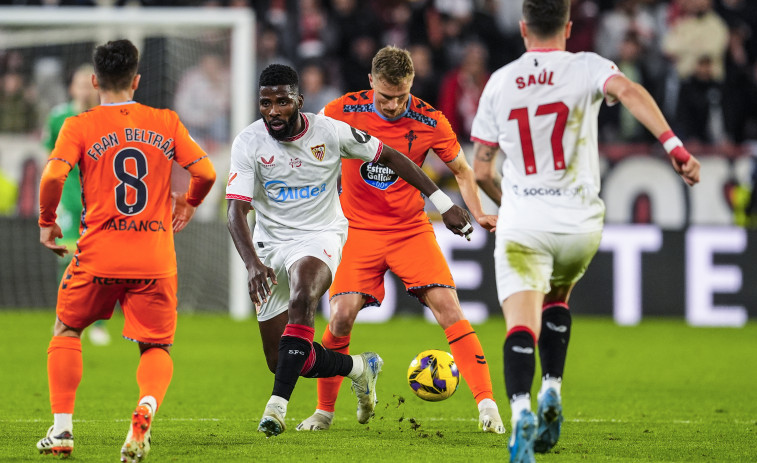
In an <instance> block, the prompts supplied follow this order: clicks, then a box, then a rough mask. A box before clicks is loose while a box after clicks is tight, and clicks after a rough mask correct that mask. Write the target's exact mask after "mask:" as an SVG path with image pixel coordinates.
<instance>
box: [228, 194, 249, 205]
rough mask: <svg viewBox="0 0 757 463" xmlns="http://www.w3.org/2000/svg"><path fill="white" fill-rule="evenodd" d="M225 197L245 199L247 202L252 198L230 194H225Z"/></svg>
mask: <svg viewBox="0 0 757 463" xmlns="http://www.w3.org/2000/svg"><path fill="white" fill-rule="evenodd" d="M226 199H238V200H240V201H247V202H248V203H249V202H250V201H252V198H248V197H247V196H242V195H232V194H226Z"/></svg>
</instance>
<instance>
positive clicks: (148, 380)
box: [137, 347, 173, 411]
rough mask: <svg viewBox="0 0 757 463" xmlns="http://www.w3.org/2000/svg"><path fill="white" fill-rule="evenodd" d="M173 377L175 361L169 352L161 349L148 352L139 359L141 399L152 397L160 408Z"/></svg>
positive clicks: (138, 371) (138, 373)
mask: <svg viewBox="0 0 757 463" xmlns="http://www.w3.org/2000/svg"><path fill="white" fill-rule="evenodd" d="M172 376H173V360H172V359H171V356H170V355H168V352H166V351H165V350H163V349H161V348H159V347H155V348H152V349H148V350H146V351H145V352H144V353H143V354H142V356H141V357H140V358H139V366H138V367H137V384H138V385H139V397H140V398H142V397H144V396H148V395H151V396H153V397H155V400H156V401H157V402H158V407H160V404H161V403H162V402H163V397H165V395H166V391H167V390H168V385H169V384H171V377H172ZM155 411H157V410H155Z"/></svg>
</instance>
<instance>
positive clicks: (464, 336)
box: [417, 286, 505, 434]
mask: <svg viewBox="0 0 757 463" xmlns="http://www.w3.org/2000/svg"><path fill="white" fill-rule="evenodd" d="M417 294H418V296H420V297H421V299H422V300H423V301H424V302H425V303H426V304H427V305H428V307H429V309H431V312H432V313H433V314H434V317H435V318H436V320H437V322H438V323H439V326H441V327H442V328H443V329H444V334H445V335H446V336H447V342H448V343H449V348H450V352H451V353H452V356H453V357H454V358H455V363H456V364H457V367H458V368H459V369H460V373H461V374H462V376H463V378H465V382H466V383H468V386H469V387H470V389H471V392H472V393H473V398H474V399H475V400H476V403H477V404H478V411H479V427H480V428H481V429H482V430H483V431H486V432H494V433H497V434H504V433H505V427H504V425H503V424H502V419H501V418H500V415H499V409H498V407H497V404H496V402H495V401H494V394H493V393H492V381H491V375H490V373H489V364H488V363H487V361H486V356H485V355H484V350H483V348H482V347H481V342H480V341H479V339H478V336H477V335H476V332H475V331H474V330H473V327H472V326H471V324H470V322H469V321H468V320H467V319H466V318H465V315H464V314H463V311H462V309H461V308H460V302H459V301H458V299H457V293H456V292H455V290H454V289H452V288H448V287H444V286H432V287H428V288H424V289H421V290H418V291H417Z"/></svg>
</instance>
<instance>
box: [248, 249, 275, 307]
mask: <svg viewBox="0 0 757 463" xmlns="http://www.w3.org/2000/svg"><path fill="white" fill-rule="evenodd" d="M269 278H270V279H271V283H272V284H274V285H275V284H278V282H277V281H276V272H274V271H273V269H272V268H271V267H266V266H265V265H264V264H263V263H262V262H261V261H260V259H257V258H256V259H255V262H253V263H252V264H251V265H248V266H247V289H248V291H249V293H250V300H251V301H252V303H253V304H255V305H256V306H259V305H260V304H262V303H263V302H266V301H268V296H270V295H271V287H270V286H269V285H268V279H269Z"/></svg>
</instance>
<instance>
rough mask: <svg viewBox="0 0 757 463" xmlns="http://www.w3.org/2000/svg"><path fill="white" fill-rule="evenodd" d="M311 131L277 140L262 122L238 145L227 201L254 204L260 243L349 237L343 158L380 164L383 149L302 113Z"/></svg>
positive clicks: (236, 141) (239, 137)
mask: <svg viewBox="0 0 757 463" xmlns="http://www.w3.org/2000/svg"><path fill="white" fill-rule="evenodd" d="M301 114H302V116H303V122H304V124H305V130H303V131H302V133H300V134H299V135H297V136H295V137H292V138H290V139H286V140H283V141H279V140H276V139H275V138H273V137H272V136H271V135H269V134H268V130H267V128H266V126H265V124H264V123H263V120H262V119H259V120H257V121H255V122H254V123H252V124H251V125H249V126H248V127H247V128H245V129H244V130H243V131H242V132H241V133H240V134H239V135H237V137H236V138H235V139H234V144H233V145H232V147H231V172H230V173H229V181H228V184H227V185H226V199H237V200H242V201H250V203H251V204H252V206H253V207H254V208H255V211H256V223H255V230H254V232H253V233H254V235H255V240H256V241H266V242H268V241H274V242H281V241H289V240H301V239H302V238H303V235H306V234H309V233H311V232H323V231H334V232H337V233H346V230H347V219H346V218H345V217H344V213H343V212H342V207H341V205H340V204H339V192H338V191H337V180H338V178H339V172H340V169H341V158H342V157H345V158H355V159H362V160H364V161H369V162H375V161H376V160H377V159H378V156H379V155H380V154H381V150H382V149H383V143H381V141H380V140H379V139H377V138H375V137H371V136H370V135H368V134H366V133H365V132H363V131H360V130H357V129H355V128H353V127H351V126H350V125H348V124H346V123H344V122H341V121H337V120H335V119H331V118H330V117H326V116H321V115H315V114H309V113H301Z"/></svg>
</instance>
